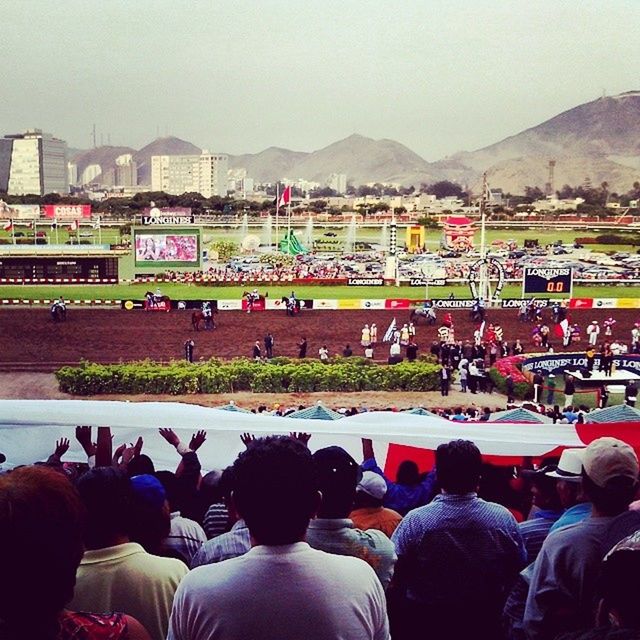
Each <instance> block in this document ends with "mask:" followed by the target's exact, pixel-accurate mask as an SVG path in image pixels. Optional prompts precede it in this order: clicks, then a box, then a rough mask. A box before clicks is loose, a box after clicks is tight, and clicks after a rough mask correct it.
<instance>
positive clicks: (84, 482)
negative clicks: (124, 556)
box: [77, 467, 133, 549]
mask: <svg viewBox="0 0 640 640" xmlns="http://www.w3.org/2000/svg"><path fill="white" fill-rule="evenodd" d="M77 487H78V492H79V493H80V498H81V499H82V502H83V504H84V506H85V508H86V510H87V528H86V532H85V537H84V542H85V546H86V547H87V548H88V549H102V548H104V547H109V546H112V545H113V540H114V538H115V537H116V536H128V535H129V534H130V530H131V510H132V504H133V491H132V489H131V482H130V480H129V478H128V477H127V475H126V474H125V473H124V472H123V471H120V470H119V469H114V468H113V467H98V468H96V469H90V470H89V471H87V473H85V474H84V475H83V476H81V477H80V478H79V479H78V482H77Z"/></svg>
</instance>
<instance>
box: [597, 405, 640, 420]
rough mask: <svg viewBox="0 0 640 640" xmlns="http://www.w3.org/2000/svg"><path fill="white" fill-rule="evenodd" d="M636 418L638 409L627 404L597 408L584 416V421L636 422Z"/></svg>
mask: <svg viewBox="0 0 640 640" xmlns="http://www.w3.org/2000/svg"><path fill="white" fill-rule="evenodd" d="M638 420H640V411H638V409H635V408H633V407H630V406H629V405H627V404H617V405H615V406H613V407H607V408H606V409H597V410H596V411H592V412H591V413H588V414H587V415H586V416H585V422H637V421H638Z"/></svg>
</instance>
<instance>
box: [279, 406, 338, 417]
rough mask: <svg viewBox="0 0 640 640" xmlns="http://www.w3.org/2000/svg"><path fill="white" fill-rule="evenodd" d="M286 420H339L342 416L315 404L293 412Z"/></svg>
mask: <svg viewBox="0 0 640 640" xmlns="http://www.w3.org/2000/svg"><path fill="white" fill-rule="evenodd" d="M285 417H286V418H307V419H310V420H339V419H340V418H342V414H340V413H338V412H337V411H333V410H332V409H327V407H325V406H323V405H321V404H316V405H314V406H313V407H307V408H306V409H300V411H294V412H293V413H290V414H289V415H287V416H285Z"/></svg>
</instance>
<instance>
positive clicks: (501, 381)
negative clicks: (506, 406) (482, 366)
mask: <svg viewBox="0 0 640 640" xmlns="http://www.w3.org/2000/svg"><path fill="white" fill-rule="evenodd" d="M489 377H490V378H491V380H493V384H494V385H495V387H496V389H497V390H498V391H500V392H501V393H504V394H506V393H507V383H506V380H505V378H504V377H503V376H502V375H500V373H499V372H498V371H497V370H496V369H489ZM513 397H514V398H519V399H520V400H530V399H531V398H532V397H533V394H532V392H531V385H530V384H528V383H527V382H516V383H514V385H513Z"/></svg>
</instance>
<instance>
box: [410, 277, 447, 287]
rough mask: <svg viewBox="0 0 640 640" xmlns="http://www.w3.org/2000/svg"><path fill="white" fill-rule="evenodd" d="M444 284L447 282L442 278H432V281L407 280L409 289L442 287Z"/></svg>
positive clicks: (422, 279)
mask: <svg viewBox="0 0 640 640" xmlns="http://www.w3.org/2000/svg"><path fill="white" fill-rule="evenodd" d="M446 284H447V281H446V280H445V279H444V278H434V279H433V280H428V279H426V278H411V280H409V286H410V287H426V286H430V287H444V286H446Z"/></svg>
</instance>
